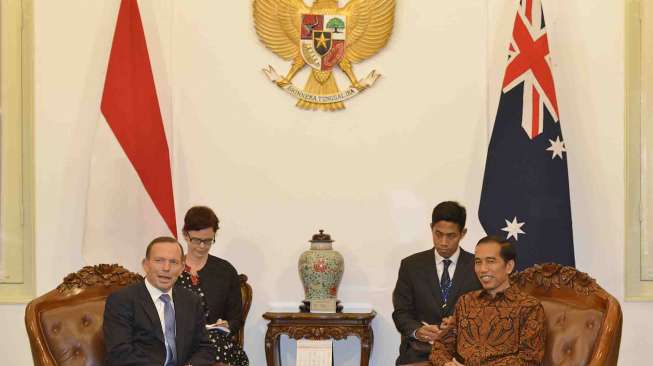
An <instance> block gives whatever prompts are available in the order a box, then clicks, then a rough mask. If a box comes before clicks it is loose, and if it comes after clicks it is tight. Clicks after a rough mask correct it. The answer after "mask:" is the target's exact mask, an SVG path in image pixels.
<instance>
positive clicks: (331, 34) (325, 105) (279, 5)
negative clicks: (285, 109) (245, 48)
mask: <svg viewBox="0 0 653 366" xmlns="http://www.w3.org/2000/svg"><path fill="white" fill-rule="evenodd" d="M394 14H395V0H350V1H349V2H347V5H345V6H344V7H342V8H341V7H339V6H338V0H315V1H314V2H313V5H312V6H311V7H308V6H306V4H305V3H304V2H303V1H302V0H254V24H255V27H256V33H257V34H258V36H259V39H260V40H261V42H263V43H264V44H265V46H266V47H267V48H269V49H270V50H271V51H272V52H274V53H275V54H277V56H279V57H281V58H282V59H284V60H287V61H292V64H291V67H290V70H289V71H288V73H287V74H286V76H281V75H279V74H278V73H277V72H276V70H274V68H273V67H272V66H269V65H268V67H267V68H266V69H264V70H263V71H264V72H265V74H266V75H267V76H268V77H269V78H270V80H272V81H273V82H274V83H276V84H277V86H279V87H280V88H282V89H283V90H285V91H286V92H287V93H289V94H291V95H293V96H294V97H295V98H297V99H299V100H298V102H297V106H298V107H300V108H303V109H312V110H315V109H321V110H330V111H335V110H339V109H343V108H345V105H344V101H345V100H347V99H349V98H352V97H354V96H355V95H357V94H358V93H360V92H362V91H363V90H365V89H367V88H369V87H370V86H372V85H373V84H374V83H375V82H376V80H378V78H379V77H380V76H381V75H380V74H379V73H377V72H376V70H372V71H371V72H370V73H369V74H368V75H367V76H366V77H365V78H363V79H361V80H359V79H358V78H357V77H356V75H355V74H354V71H353V67H352V64H354V63H359V62H361V61H364V60H366V59H368V58H370V57H372V56H374V55H375V54H376V53H378V52H379V51H380V50H381V49H382V48H383V47H384V46H385V45H386V44H387V43H388V40H389V39H390V35H391V33H392V28H393V26H394ZM306 65H309V66H310V67H311V73H310V75H309V77H308V80H307V82H306V85H305V87H304V89H301V88H299V87H297V86H295V85H294V84H293V83H292V79H293V77H294V76H295V75H296V74H297V72H298V71H299V70H301V69H302V68H303V67H304V66H306ZM335 66H338V68H340V70H342V71H343V72H344V73H345V75H347V78H348V79H349V81H350V82H351V85H350V86H349V87H348V88H347V89H346V90H344V91H341V90H340V89H339V88H338V85H337V84H336V80H335V78H334V76H333V69H334V68H335Z"/></svg>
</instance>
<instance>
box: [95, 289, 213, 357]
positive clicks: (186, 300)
mask: <svg viewBox="0 0 653 366" xmlns="http://www.w3.org/2000/svg"><path fill="white" fill-rule="evenodd" d="M172 291H173V292H172V299H173V301H174V307H175V325H176V328H177V331H176V339H175V343H176V346H177V361H178V363H177V365H180V366H182V365H187V364H191V365H193V366H205V365H206V366H210V365H213V363H215V353H214V350H213V348H212V347H211V344H210V343H209V339H208V333H207V331H206V328H205V320H204V309H202V306H201V303H200V299H199V298H198V297H197V296H196V295H195V294H193V293H192V292H190V291H188V290H186V289H183V288H173V290H172ZM103 330H104V343H105V346H106V350H107V356H106V358H107V365H109V366H127V365H134V366H136V365H139V366H145V365H148V366H149V365H152V366H154V365H156V366H162V365H163V364H164V363H165V360H166V350H165V339H164V336H163V330H162V329H161V321H160V320H159V315H158V313H157V311H156V307H155V306H154V302H153V301H152V297H151V296H150V293H149V292H148V291H147V288H146V287H145V283H144V282H139V283H136V284H133V285H130V286H127V287H124V288H122V289H120V290H118V291H116V292H114V293H112V294H111V295H110V296H109V297H108V298H107V302H106V306H105V308H104V325H103Z"/></svg>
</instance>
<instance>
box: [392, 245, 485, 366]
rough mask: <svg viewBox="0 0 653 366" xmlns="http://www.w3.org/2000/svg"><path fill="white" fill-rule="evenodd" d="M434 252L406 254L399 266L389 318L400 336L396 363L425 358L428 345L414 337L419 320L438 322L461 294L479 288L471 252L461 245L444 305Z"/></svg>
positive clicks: (450, 313) (448, 313)
mask: <svg viewBox="0 0 653 366" xmlns="http://www.w3.org/2000/svg"><path fill="white" fill-rule="evenodd" d="M434 251H435V248H433V249H429V250H425V251H423V252H419V253H416V254H413V255H411V256H409V257H406V258H404V259H403V260H402V261H401V266H400V267H399V276H398V277H397V285H396V286H395V289H394V292H393V293H392V303H393V305H394V311H393V312H392V319H393V320H394V322H395V326H396V327H397V330H399V332H400V333H401V336H402V337H401V346H400V348H399V357H398V358H397V362H396V364H397V365H401V364H406V363H413V362H420V361H428V358H429V353H430V350H431V346H430V345H429V344H428V343H425V342H420V341H418V340H416V339H414V338H413V337H412V335H413V332H415V331H416V330H417V329H418V328H419V327H421V326H422V321H424V322H427V323H429V324H440V323H441V322H442V318H443V317H447V316H449V315H452V314H453V309H454V308H455V305H456V301H457V300H458V298H459V297H460V296H461V295H463V294H465V293H467V292H469V291H474V290H478V289H480V288H481V283H480V282H479V281H478V278H477V277H476V274H475V273H474V255H473V254H471V253H468V252H466V251H464V250H463V249H462V248H461V249H460V256H459V257H458V262H456V269H455V271H454V275H453V284H452V287H451V293H450V294H449V297H448V299H447V304H446V307H444V308H443V304H442V296H441V291H440V279H439V278H438V272H437V269H436V265H435V252H434Z"/></svg>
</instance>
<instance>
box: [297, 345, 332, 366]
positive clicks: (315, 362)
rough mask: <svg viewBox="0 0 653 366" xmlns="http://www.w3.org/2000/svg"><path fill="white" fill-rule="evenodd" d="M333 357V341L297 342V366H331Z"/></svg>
mask: <svg viewBox="0 0 653 366" xmlns="http://www.w3.org/2000/svg"><path fill="white" fill-rule="evenodd" d="M332 357H333V340H331V339H327V340H320V341H313V340H309V339H300V340H298V341H297V361H296V365H297V366H331V362H332V359H331V358H332Z"/></svg>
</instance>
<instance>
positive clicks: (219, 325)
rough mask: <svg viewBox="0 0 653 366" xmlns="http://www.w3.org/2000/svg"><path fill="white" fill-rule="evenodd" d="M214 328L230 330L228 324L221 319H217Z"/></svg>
mask: <svg viewBox="0 0 653 366" xmlns="http://www.w3.org/2000/svg"><path fill="white" fill-rule="evenodd" d="M215 326H217V327H224V328H227V329H230V328H229V322H228V321H226V320H222V319H218V321H216V322H215Z"/></svg>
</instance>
